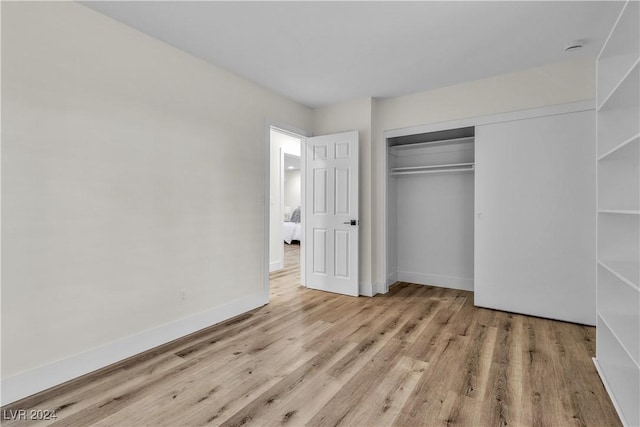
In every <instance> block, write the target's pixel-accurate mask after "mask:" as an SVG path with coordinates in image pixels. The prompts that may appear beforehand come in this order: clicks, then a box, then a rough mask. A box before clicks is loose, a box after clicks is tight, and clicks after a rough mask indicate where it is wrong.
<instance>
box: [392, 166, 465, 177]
mask: <svg viewBox="0 0 640 427" xmlns="http://www.w3.org/2000/svg"><path fill="white" fill-rule="evenodd" d="M473 171H474V168H472V167H471V168H464V169H462V168H457V169H437V170H419V171H405V172H391V175H393V176H395V175H418V174H423V173H457V172H473Z"/></svg>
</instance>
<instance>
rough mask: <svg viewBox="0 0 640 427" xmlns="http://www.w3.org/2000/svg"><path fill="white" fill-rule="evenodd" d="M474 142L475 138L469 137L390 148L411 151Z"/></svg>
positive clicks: (413, 143)
mask: <svg viewBox="0 0 640 427" xmlns="http://www.w3.org/2000/svg"><path fill="white" fill-rule="evenodd" d="M474 140H475V137H474V136H467V137H464V138H455V139H441V140H438V141H427V142H412V143H410V144H401V145H393V146H391V147H390V148H392V149H394V150H411V149H414V148H421V147H428V146H430V145H444V144H461V143H465V142H474Z"/></svg>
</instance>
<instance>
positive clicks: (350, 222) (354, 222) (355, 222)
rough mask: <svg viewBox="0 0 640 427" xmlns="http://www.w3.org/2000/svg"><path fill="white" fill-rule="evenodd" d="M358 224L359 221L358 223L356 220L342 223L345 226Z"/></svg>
mask: <svg viewBox="0 0 640 427" xmlns="http://www.w3.org/2000/svg"><path fill="white" fill-rule="evenodd" d="M359 223H360V221H358V220H357V219H352V220H350V221H347V222H344V223H343V224H346V225H358V224H359Z"/></svg>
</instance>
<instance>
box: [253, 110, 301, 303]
mask: <svg viewBox="0 0 640 427" xmlns="http://www.w3.org/2000/svg"><path fill="white" fill-rule="evenodd" d="M271 129H274V130H276V131H278V132H281V133H284V134H288V135H291V136H293V137H296V138H300V180H301V181H300V187H301V188H300V203H301V208H300V221H302V222H303V223H304V220H305V214H304V208H303V207H302V205H304V203H303V201H304V164H305V159H306V157H305V147H306V145H305V143H306V140H307V137H309V136H310V135H309V132H307V131H305V130H304V129H300V128H296V127H295V126H291V125H289V124H287V123H282V122H280V121H277V120H271V119H267V120H265V126H264V143H263V150H262V156H263V165H264V173H263V181H264V189H263V194H262V195H261V196H260V200H259V203H260V204H262V206H263V209H264V214H263V216H264V224H263V227H264V234H263V239H262V240H263V249H262V251H263V261H262V277H263V279H262V283H263V285H262V291H263V299H264V303H265V304H268V303H269V294H270V284H269V266H270V261H269V250H270V247H269V243H270V231H271V229H270V227H271ZM280 157H282V152H281V153H280ZM281 185H282V183H281ZM301 231H302V240H304V227H303V228H302V230H301ZM283 245H284V242H283ZM283 252H284V250H283ZM282 263H283V266H284V254H283V256H282ZM303 279H304V243H303V241H300V284H301V285H302V286H304V283H303Z"/></svg>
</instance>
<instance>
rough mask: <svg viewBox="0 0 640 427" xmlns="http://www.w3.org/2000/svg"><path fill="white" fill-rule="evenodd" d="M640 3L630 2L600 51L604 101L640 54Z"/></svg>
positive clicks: (600, 92)
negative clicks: (639, 22)
mask: <svg viewBox="0 0 640 427" xmlns="http://www.w3.org/2000/svg"><path fill="white" fill-rule="evenodd" d="M639 15H640V4H639V2H637V1H630V2H627V3H626V4H625V5H624V7H623V10H622V11H621V13H620V15H619V17H618V20H617V21H616V24H615V26H614V28H615V30H614V31H611V33H610V34H609V37H608V38H607V40H606V41H605V43H604V46H603V47H602V50H601V51H600V54H599V55H598V91H597V96H598V100H599V101H600V102H599V103H598V105H601V104H602V101H603V100H604V99H605V98H606V97H607V96H608V95H609V94H610V93H611V92H613V90H614V88H615V87H616V85H617V84H618V83H619V82H620V81H621V80H622V78H623V76H624V74H625V72H627V71H628V70H629V69H630V68H631V66H632V64H633V63H634V62H636V61H637V59H638V57H640V25H639V24H638V16H639Z"/></svg>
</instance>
